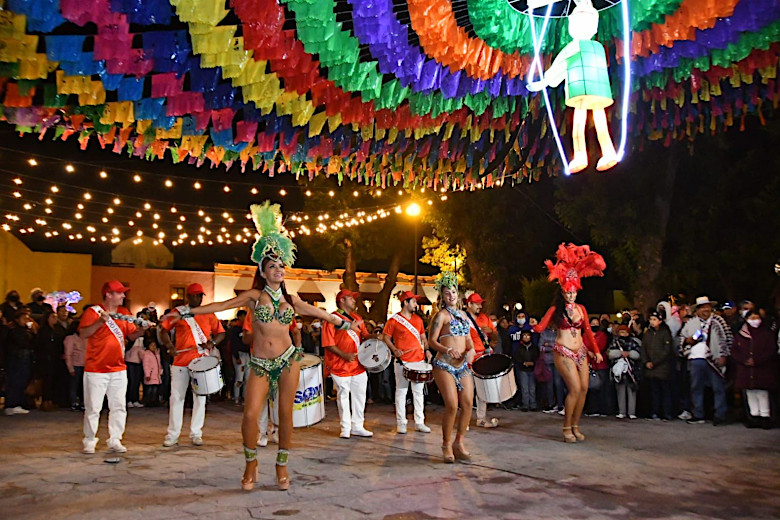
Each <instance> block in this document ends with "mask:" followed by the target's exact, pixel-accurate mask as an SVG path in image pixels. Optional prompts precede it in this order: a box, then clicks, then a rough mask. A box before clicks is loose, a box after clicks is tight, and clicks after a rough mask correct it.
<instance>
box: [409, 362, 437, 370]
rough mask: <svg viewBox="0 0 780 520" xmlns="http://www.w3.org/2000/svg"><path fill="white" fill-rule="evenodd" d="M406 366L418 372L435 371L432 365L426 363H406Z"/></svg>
mask: <svg viewBox="0 0 780 520" xmlns="http://www.w3.org/2000/svg"><path fill="white" fill-rule="evenodd" d="M404 366H405V367H406V368H408V369H409V370H416V371H417V372H430V371H432V370H433V365H431V364H430V363H426V362H425V361H415V362H413V363H404Z"/></svg>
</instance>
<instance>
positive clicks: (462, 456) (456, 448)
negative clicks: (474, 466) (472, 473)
mask: <svg viewBox="0 0 780 520" xmlns="http://www.w3.org/2000/svg"><path fill="white" fill-rule="evenodd" d="M452 451H453V453H454V455H455V459H457V460H463V461H470V460H471V453H469V452H468V451H466V450H465V449H463V445H462V444H458V445H456V444H453V445H452Z"/></svg>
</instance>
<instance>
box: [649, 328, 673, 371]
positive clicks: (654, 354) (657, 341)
mask: <svg viewBox="0 0 780 520" xmlns="http://www.w3.org/2000/svg"><path fill="white" fill-rule="evenodd" d="M672 349H673V347H672V332H671V331H670V330H669V327H667V326H666V325H665V324H663V323H662V324H661V326H660V327H658V330H656V329H654V328H653V327H648V328H647V330H646V331H645V335H644V336H642V368H643V369H644V373H645V375H646V376H647V377H649V378H653V379H663V380H666V379H669V377H671V375H672V362H673V361H674V357H673V353H672V352H673V350H672ZM648 362H650V363H652V364H653V368H647V367H646V366H645V365H646V364H647V363H648Z"/></svg>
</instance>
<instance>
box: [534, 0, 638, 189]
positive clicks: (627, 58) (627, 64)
mask: <svg viewBox="0 0 780 520" xmlns="http://www.w3.org/2000/svg"><path fill="white" fill-rule="evenodd" d="M556 1H557V0H556ZM554 3H555V2H554V1H553V2H550V3H549V4H548V5H547V11H546V12H545V14H544V22H543V23H542V30H541V32H540V34H539V36H538V38H537V35H536V24H535V23H534V18H535V15H534V14H533V11H534V9H528V10H527V11H526V15H527V16H528V21H529V23H530V25H531V39H532V40H533V46H534V59H533V61H532V62H531V81H533V75H534V67H536V68H537V69H538V72H539V80H540V81H543V80H544V70H542V64H541V58H540V56H539V52H540V50H541V47H542V41H543V40H544V37H545V36H546V32H547V24H548V22H549V20H550V13H551V12H552V6H553V4H554ZM620 3H621V4H622V5H621V13H622V14H623V74H624V77H623V103H622V104H623V106H622V112H623V117H622V118H621V121H620V146H619V147H618V151H617V157H618V162H620V161H622V160H623V157H624V156H625V151H626V144H627V142H628V102H629V95H630V93H631V54H630V52H631V49H630V47H631V45H630V43H631V30H630V28H629V26H628V20H629V12H628V0H622V1H621V2H620ZM542 94H543V95H544V102H545V105H546V107H547V117H548V118H549V119H550V129H551V130H552V133H553V136H554V137H555V143H556V144H557V145H558V153H559V154H560V156H561V161H562V162H563V173H564V174H565V175H571V171H570V170H569V160H568V159H567V158H566V152H565V151H564V149H563V143H562V142H561V136H560V134H559V133H558V125H557V124H556V123H555V117H554V115H553V112H552V107H551V106H550V97H549V96H548V94H547V87H546V86H545V87H544V88H543V90H542ZM610 139H611V137H610Z"/></svg>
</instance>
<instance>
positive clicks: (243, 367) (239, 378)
mask: <svg viewBox="0 0 780 520" xmlns="http://www.w3.org/2000/svg"><path fill="white" fill-rule="evenodd" d="M248 363H249V352H239V353H238V359H236V358H233V369H234V371H235V376H236V377H235V380H234V381H233V400H234V401H235V402H238V401H239V399H240V398H241V397H245V395H244V389H245V388H246V381H247V379H249V370H248V369H247V365H248Z"/></svg>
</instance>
